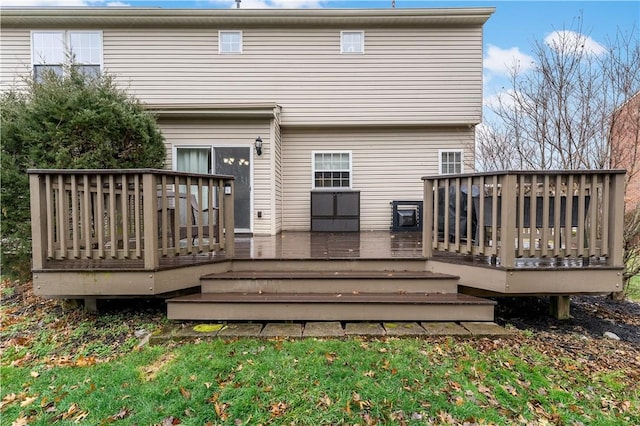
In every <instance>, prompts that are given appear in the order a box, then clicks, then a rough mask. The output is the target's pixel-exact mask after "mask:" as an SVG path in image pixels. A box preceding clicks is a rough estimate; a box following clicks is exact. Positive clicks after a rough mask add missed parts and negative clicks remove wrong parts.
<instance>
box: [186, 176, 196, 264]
mask: <svg viewBox="0 0 640 426" xmlns="http://www.w3.org/2000/svg"><path fill="white" fill-rule="evenodd" d="M191 196H192V195H191V178H190V177H187V190H186V191H185V198H184V205H185V212H184V216H185V225H186V226H187V229H186V231H187V232H186V235H187V253H192V252H193V242H192V241H193V240H192V238H193V228H192V227H193V225H194V223H193V219H194V217H193V206H192V205H191Z"/></svg>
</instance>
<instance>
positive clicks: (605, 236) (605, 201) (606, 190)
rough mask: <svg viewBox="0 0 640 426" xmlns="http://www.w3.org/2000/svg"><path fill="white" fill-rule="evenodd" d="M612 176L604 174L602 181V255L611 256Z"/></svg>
mask: <svg viewBox="0 0 640 426" xmlns="http://www.w3.org/2000/svg"><path fill="white" fill-rule="evenodd" d="M610 185H611V176H610V175H609V174H606V175H604V179H603V183H602V231H601V232H602V242H601V243H600V247H601V250H600V256H609V232H610V231H611V230H610V229H609V209H610V208H611V204H610V197H611V191H610Z"/></svg>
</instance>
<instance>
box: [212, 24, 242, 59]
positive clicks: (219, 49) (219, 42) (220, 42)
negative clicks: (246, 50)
mask: <svg viewBox="0 0 640 426" xmlns="http://www.w3.org/2000/svg"><path fill="white" fill-rule="evenodd" d="M223 34H239V35H240V46H239V50H238V51H235V50H232V51H231V50H230V51H226V50H223V48H222V46H223V44H222V35H223ZM243 44H244V43H243V34H242V31H239V30H220V31H218V53H219V54H221V55H234V54H235V55H237V54H241V53H242V51H243Z"/></svg>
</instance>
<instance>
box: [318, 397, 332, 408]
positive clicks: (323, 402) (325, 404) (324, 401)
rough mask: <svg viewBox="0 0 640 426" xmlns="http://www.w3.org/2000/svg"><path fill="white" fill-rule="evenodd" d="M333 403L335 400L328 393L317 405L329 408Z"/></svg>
mask: <svg viewBox="0 0 640 426" xmlns="http://www.w3.org/2000/svg"><path fill="white" fill-rule="evenodd" d="M331 404H333V401H331V398H329V396H328V395H324V396H323V397H322V398H320V402H318V404H317V405H316V407H323V408H329V407H331Z"/></svg>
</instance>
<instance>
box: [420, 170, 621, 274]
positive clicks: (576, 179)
mask: <svg viewBox="0 0 640 426" xmlns="http://www.w3.org/2000/svg"><path fill="white" fill-rule="evenodd" d="M423 180H424V204H425V208H424V213H425V217H424V225H423V233H424V235H423V238H424V254H425V257H428V258H430V257H432V255H433V253H434V252H448V253H458V254H465V255H475V256H479V257H481V258H485V259H487V260H488V261H489V263H492V264H496V265H500V266H504V267H507V268H511V267H516V266H527V265H528V264H529V263H528V262H527V259H539V260H542V262H543V263H545V264H548V265H550V266H586V265H587V264H600V265H607V266H616V267H619V266H622V247H623V244H622V235H623V220H624V216H623V215H624V170H602V171H600V170H599V171H545V172H532V171H505V172H495V173H473V174H460V175H440V176H430V177H424V178H423ZM532 264H536V265H538V264H539V263H535V262H534V263H532Z"/></svg>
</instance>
